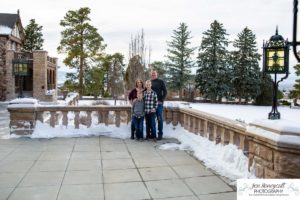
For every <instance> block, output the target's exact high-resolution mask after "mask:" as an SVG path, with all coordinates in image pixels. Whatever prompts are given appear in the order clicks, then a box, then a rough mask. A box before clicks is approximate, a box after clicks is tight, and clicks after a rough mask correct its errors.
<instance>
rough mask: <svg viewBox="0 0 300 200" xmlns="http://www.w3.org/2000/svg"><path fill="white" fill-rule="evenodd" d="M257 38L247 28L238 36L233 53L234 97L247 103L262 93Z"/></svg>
mask: <svg viewBox="0 0 300 200" xmlns="http://www.w3.org/2000/svg"><path fill="white" fill-rule="evenodd" d="M255 40H256V37H255V35H254V34H253V33H252V31H251V30H250V29H248V28H247V27H246V28H244V30H243V31H242V32H241V33H239V34H238V36H237V39H235V40H234V42H233V46H234V47H235V48H236V50H235V51H233V52H232V57H231V61H232V85H233V96H234V97H236V98H238V100H239V103H241V101H242V99H244V100H245V103H247V102H248V101H249V100H251V99H255V97H256V96H257V95H258V94H259V93H260V91H259V89H260V83H259V82H260V75H259V72H260V69H259V60H260V55H259V54H258V53H257V51H258V50H257V47H256V41H255Z"/></svg>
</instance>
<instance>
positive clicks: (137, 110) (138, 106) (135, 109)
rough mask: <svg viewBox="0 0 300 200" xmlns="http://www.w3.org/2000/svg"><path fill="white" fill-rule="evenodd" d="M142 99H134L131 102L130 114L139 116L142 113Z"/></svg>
mask: <svg viewBox="0 0 300 200" xmlns="http://www.w3.org/2000/svg"><path fill="white" fill-rule="evenodd" d="M144 107H145V104H144V101H143V100H136V101H135V102H133V104H132V115H133V116H136V117H141V116H143V115H144Z"/></svg>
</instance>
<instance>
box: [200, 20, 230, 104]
mask: <svg viewBox="0 0 300 200" xmlns="http://www.w3.org/2000/svg"><path fill="white" fill-rule="evenodd" d="M203 35H204V36H203V38H202V42H201V45H200V48H199V54H198V57H197V63H198V70H197V73H196V87H197V88H199V90H200V92H201V93H202V94H203V96H204V97H205V98H209V99H210V100H211V101H213V102H216V100H218V101H219V102H221V100H222V98H223V97H227V96H228V95H229V91H230V87H231V86H230V73H231V72H230V68H229V64H228V50H227V49H226V48H227V46H228V43H229V42H228V39H227V38H226V36H227V35H228V34H227V33H226V30H225V29H224V28H223V24H221V23H219V22H218V21H216V20H215V21H214V22H213V23H212V24H211V25H210V29H209V30H207V31H205V32H204V33H203Z"/></svg>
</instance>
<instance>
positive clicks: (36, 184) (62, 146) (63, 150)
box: [0, 107, 236, 200]
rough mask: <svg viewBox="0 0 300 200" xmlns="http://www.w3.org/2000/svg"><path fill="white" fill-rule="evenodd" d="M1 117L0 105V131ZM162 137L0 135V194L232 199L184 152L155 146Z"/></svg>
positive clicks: (221, 182)
mask: <svg viewBox="0 0 300 200" xmlns="http://www.w3.org/2000/svg"><path fill="white" fill-rule="evenodd" d="M2 108H3V107H2ZM5 119H6V120H5ZM7 119H8V113H6V112H5V111H3V109H2V110H1V109H0V136H1V135H3V134H7V131H8V122H7ZM166 142H177V141H175V140H172V139H168V140H166V139H165V140H163V141H159V142H157V143H154V142H137V141H132V140H121V139H114V138H107V137H89V138H69V139H66V138H57V139H28V138H27V139H26V138H21V139H10V140H3V139H0V199H1V200H2V199H9V200H12V199H18V200H27V199H28V200H36V199H37V200H41V199H42V200H48V199H49V200H68V199H72V200H73V199H75V200H76V199H78V200H85V199H86V200H93V199H98V200H101V199H105V200H118V199H120V200H147V199H157V200H158V199H165V200H166V199H169V200H175V199H177V200H197V199H198V200H199V199H200V200H234V199H236V193H235V189H233V188H232V187H231V186H230V185H228V184H227V183H226V180H225V179H224V178H222V177H219V176H217V175H215V174H214V173H213V172H212V171H210V170H208V169H206V168H205V167H204V166H203V164H201V162H199V161H197V160H196V159H194V158H193V157H191V156H190V155H189V154H188V153H186V152H184V151H163V150H159V149H158V146H159V145H161V144H163V143H166Z"/></svg>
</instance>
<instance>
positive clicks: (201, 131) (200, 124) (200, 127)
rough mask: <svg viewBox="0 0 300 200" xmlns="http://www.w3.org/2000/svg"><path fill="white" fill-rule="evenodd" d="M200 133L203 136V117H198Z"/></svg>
mask: <svg viewBox="0 0 300 200" xmlns="http://www.w3.org/2000/svg"><path fill="white" fill-rule="evenodd" d="M198 133H199V135H201V136H202V135H203V127H202V119H198Z"/></svg>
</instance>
